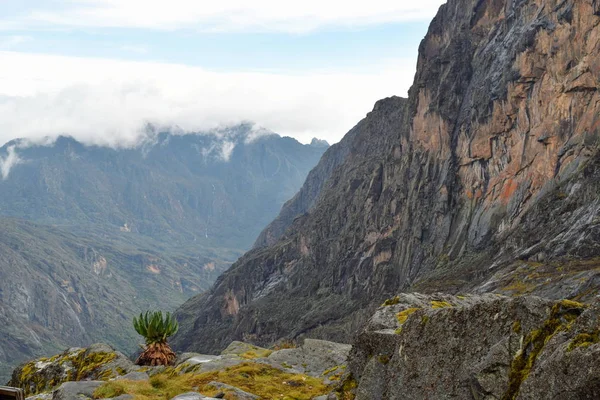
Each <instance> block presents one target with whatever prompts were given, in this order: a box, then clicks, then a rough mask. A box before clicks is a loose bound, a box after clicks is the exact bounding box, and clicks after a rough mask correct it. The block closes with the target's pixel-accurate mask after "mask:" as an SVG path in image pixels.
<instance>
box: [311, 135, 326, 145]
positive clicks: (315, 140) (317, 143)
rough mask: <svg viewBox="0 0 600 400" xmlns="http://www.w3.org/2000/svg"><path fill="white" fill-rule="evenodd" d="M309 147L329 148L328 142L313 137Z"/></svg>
mask: <svg viewBox="0 0 600 400" xmlns="http://www.w3.org/2000/svg"><path fill="white" fill-rule="evenodd" d="M310 145H311V146H313V147H329V142H328V141H327V140H324V139H319V138H316V137H314V138H312V140H311V141H310Z"/></svg>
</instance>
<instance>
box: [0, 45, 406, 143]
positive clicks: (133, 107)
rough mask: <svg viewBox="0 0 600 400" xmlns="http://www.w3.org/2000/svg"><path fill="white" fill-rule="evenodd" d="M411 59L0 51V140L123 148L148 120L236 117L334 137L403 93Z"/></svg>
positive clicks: (208, 121) (206, 125)
mask: <svg viewBox="0 0 600 400" xmlns="http://www.w3.org/2000/svg"><path fill="white" fill-rule="evenodd" d="M415 64H416V60H414V59H406V60H405V59H400V60H393V61H390V62H389V63H387V64H386V65H379V66H374V67H373V68H372V70H373V71H375V72H373V73H357V72H347V71H346V72H344V71H331V72H307V73H305V74H298V75H290V74H277V73H260V72H212V71H208V70H205V69H202V68H197V67H189V66H183V65H175V64H161V63H150V62H126V61H116V60H107V59H89V58H76V57H62V56H50V55H39V54H37V55H36V54H24V53H15V52H0V65H2V68H0V144H3V143H6V142H7V141H9V140H11V139H14V138H18V137H24V138H29V139H31V140H38V139H40V138H42V137H44V136H56V135H57V134H70V135H72V136H74V137H76V138H77V139H79V140H81V141H84V142H86V143H95V144H102V145H110V146H128V145H133V144H136V143H138V142H139V140H140V138H141V137H142V136H143V134H142V133H141V128H142V127H144V126H145V125H146V124H147V123H152V124H154V125H157V126H174V125H177V126H179V127H180V128H181V129H183V130H185V131H197V130H205V129H212V128H215V127H218V126H223V125H231V124H235V123H239V122H242V121H253V122H255V123H257V124H258V125H259V126H263V127H265V128H267V129H270V130H272V131H274V132H277V133H279V134H282V135H289V136H293V137H296V138H298V139H299V140H301V141H303V142H308V141H310V139H311V138H312V137H313V136H316V137H320V138H323V139H327V140H328V141H329V142H330V143H333V142H336V141H338V140H339V139H340V138H341V137H342V136H343V135H344V134H345V133H346V132H347V131H348V130H349V129H350V128H351V127H352V126H353V125H354V124H356V123H357V122H358V121H359V120H360V119H361V118H362V117H363V116H364V115H365V113H367V112H368V111H370V110H371V109H372V106H373V104H374V103H375V101H376V100H378V99H380V98H383V97H387V96H390V95H405V94H406V91H407V89H408V88H409V85H410V84H411V83H412V80H413V76H414V69H415ZM225 153H226V151H225V152H224V155H226V154H225Z"/></svg>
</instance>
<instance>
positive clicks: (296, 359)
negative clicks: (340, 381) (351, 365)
mask: <svg viewBox="0 0 600 400" xmlns="http://www.w3.org/2000/svg"><path fill="white" fill-rule="evenodd" d="M351 348H352V346H350V345H347V344H341V343H334V342H328V341H325V340H316V339H305V340H304V343H303V344H302V346H300V347H298V348H295V349H283V350H279V351H275V352H273V353H271V355H270V356H269V357H268V362H269V363H271V364H272V365H273V366H279V367H281V366H283V367H284V368H289V369H292V370H294V371H298V372H301V373H305V374H308V375H311V376H315V377H322V376H323V375H324V374H325V375H333V374H335V373H340V372H342V371H343V370H344V369H345V368H346V367H345V365H346V359H347V358H348V354H349V353H350V349H351Z"/></svg>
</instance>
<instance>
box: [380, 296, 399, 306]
mask: <svg viewBox="0 0 600 400" xmlns="http://www.w3.org/2000/svg"><path fill="white" fill-rule="evenodd" d="M398 303H400V296H396V297H392V298H391V299H387V300H386V301H384V302H383V304H382V305H381V307H388V306H393V305H395V304H398Z"/></svg>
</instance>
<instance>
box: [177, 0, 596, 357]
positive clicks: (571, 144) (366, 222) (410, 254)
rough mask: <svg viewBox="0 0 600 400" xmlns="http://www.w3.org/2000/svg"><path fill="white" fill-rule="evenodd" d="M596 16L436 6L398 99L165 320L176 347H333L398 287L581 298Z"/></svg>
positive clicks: (469, 3) (549, 2) (476, 1)
mask: <svg viewBox="0 0 600 400" xmlns="http://www.w3.org/2000/svg"><path fill="white" fill-rule="evenodd" d="M599 15H600V6H599V5H598V4H596V2H595V1H594V2H592V1H589V0H586V1H581V2H579V1H573V0H570V1H569V0H566V1H558V0H536V1H507V0H450V1H449V2H448V3H447V4H445V5H444V6H442V7H441V8H440V11H439V13H438V15H437V16H436V18H435V19H434V20H433V22H432V24H431V26H430V28H429V32H428V34H427V36H426V38H425V39H424V40H423V42H422V43H421V46H420V50H419V61H418V67H417V73H416V76H415V82H414V85H413V87H412V88H411V90H410V93H409V98H408V99H407V100H401V99H394V98H392V99H387V100H384V101H382V102H379V103H378V104H377V105H376V107H375V110H374V112H372V113H371V114H369V115H368V116H367V118H366V119H364V120H363V121H362V122H360V123H359V124H358V125H357V127H356V128H355V129H354V130H353V131H351V132H352V134H353V135H358V136H359V139H358V140H359V141H360V145H359V146H356V147H353V148H352V149H351V151H350V153H349V154H348V155H347V156H346V157H345V158H344V161H343V162H342V163H341V164H340V165H339V166H338V167H337V168H334V170H333V172H332V173H331V174H330V175H328V174H323V177H324V179H326V181H325V182H319V183H317V184H316V185H315V187H321V190H320V193H319V194H318V195H315V194H312V195H311V198H312V199H314V198H317V201H316V202H315V203H314V206H312V208H310V210H309V211H308V213H306V206H302V207H298V212H300V213H304V214H303V215H301V216H300V217H298V218H296V219H295V220H294V222H293V223H292V224H291V226H290V227H289V228H288V230H287V232H286V234H285V235H283V236H282V237H280V238H279V239H278V240H274V241H271V242H270V241H269V240H268V239H263V240H262V242H259V243H258V244H259V245H261V244H264V243H266V244H271V243H272V244H271V246H270V247H264V248H258V249H255V250H253V251H251V252H249V253H247V254H246V255H245V256H243V257H242V258H241V259H240V260H239V261H238V262H237V263H235V264H234V265H233V266H232V267H231V269H230V270H229V271H228V272H226V273H225V274H224V275H222V276H221V277H220V278H219V279H218V281H217V283H216V284H215V286H214V287H213V288H212V289H211V290H210V291H209V292H207V293H205V294H203V295H201V296H197V297H195V298H193V299H191V300H190V301H188V302H187V303H186V304H184V305H183V306H182V307H181V308H180V309H179V311H178V317H179V318H180V320H181V321H182V325H183V329H182V330H181V331H180V334H179V335H178V336H177V337H176V338H175V344H176V346H177V347H178V348H179V349H190V350H199V351H211V350H215V349H218V348H222V347H224V346H225V345H227V344H228V343H229V342H230V341H231V340H232V339H238V338H239V339H242V338H243V339H246V340H253V341H255V342H258V343H263V344H264V343H269V342H272V341H275V340H277V339H279V338H281V337H299V336H303V335H311V336H316V337H324V338H330V339H334V340H338V341H348V340H349V339H350V337H351V336H352V335H353V334H354V333H355V332H356V328H357V327H358V326H360V325H361V323H362V322H363V321H364V320H365V319H366V318H367V317H368V316H369V314H370V312H371V310H372V309H373V308H374V307H375V306H376V305H377V304H379V303H380V302H381V301H382V300H383V299H384V298H386V297H388V296H391V295H393V294H396V293H397V292H399V291H402V290H412V289H415V288H417V289H419V290H421V291H436V290H445V291H449V292H458V291H474V290H475V291H499V292H503V293H509V294H520V293H523V292H527V293H544V294H546V295H548V296H551V297H567V296H569V297H573V296H578V295H579V296H583V297H584V298H586V297H588V298H589V297H590V296H593V295H594V294H595V293H596V292H597V286H594V285H592V286H591V287H590V286H589V285H588V282H590V281H591V282H596V281H597V273H598V270H597V268H598V266H599V263H598V261H597V260H598V259H597V257H598V256H600V251H599V249H598V247H597V246H595V245H593V243H596V242H597V241H598V240H599V239H600V238H599V228H598V225H599V224H600V218H599V217H598V198H597V195H594V193H597V177H598V168H599V167H598V161H597V157H598V156H597V152H598V138H599V132H598V129H599V126H600V113H599V111H600V110H599V108H598V107H599V106H598V105H599V104H600V102H599V100H600V94H599V93H598V88H599V87H600V85H599V83H598V76H600V28H599V25H600V17H599ZM357 132H358V133H357ZM330 151H333V149H331V150H330ZM307 204H308V207H310V202H309V203H307ZM284 211H285V210H284ZM294 213H295V211H294V210H292V211H291V212H290V214H291V215H293V214H294ZM286 218H287V219H286V221H289V220H290V219H291V218H290V217H286ZM286 223H287V222H286ZM286 223H284V224H283V226H285V225H286ZM274 232H275V234H273V235H272V236H273V238H277V237H278V236H279V234H280V232H281V229H280V230H279V231H277V230H275V231H274ZM278 232H279V233H278ZM263 236H264V235H263ZM530 283H535V284H530Z"/></svg>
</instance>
